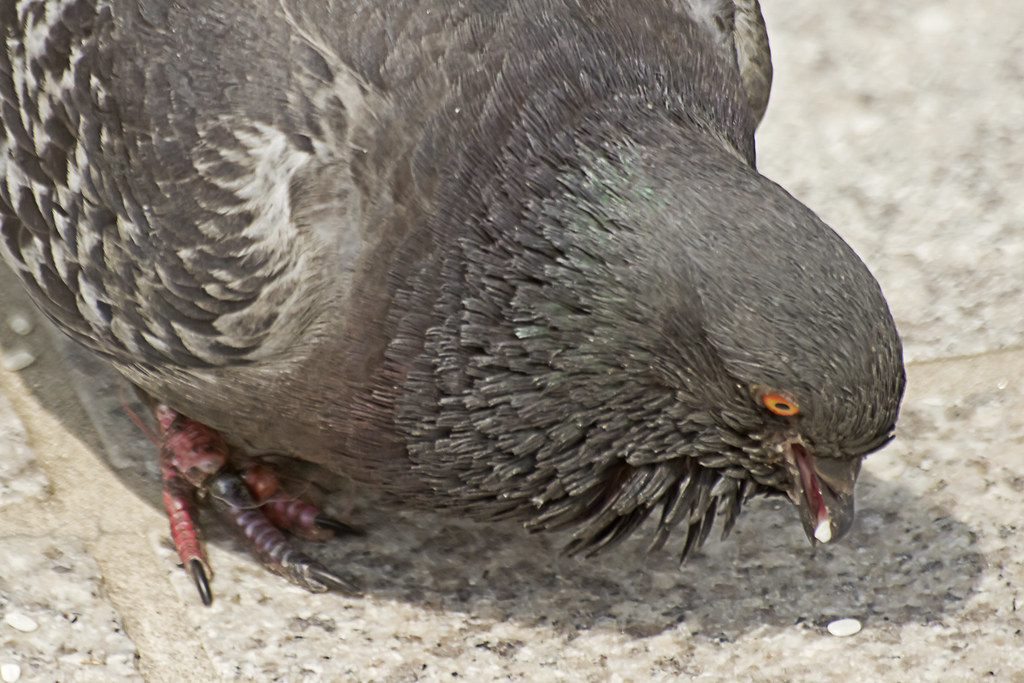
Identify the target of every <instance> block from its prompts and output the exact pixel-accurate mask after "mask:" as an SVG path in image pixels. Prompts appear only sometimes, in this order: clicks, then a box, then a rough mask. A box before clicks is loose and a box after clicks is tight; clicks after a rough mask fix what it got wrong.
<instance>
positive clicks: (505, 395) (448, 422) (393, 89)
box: [0, 0, 904, 555]
mask: <svg viewBox="0 0 1024 683" xmlns="http://www.w3.org/2000/svg"><path fill="white" fill-rule="evenodd" d="M0 20H2V25H3V29H4V41H5V44H4V45H5V46H4V48H3V49H2V50H0V98H2V105H3V106H2V119H0V120H2V124H3V128H2V134H3V135H2V140H3V147H2V153H0V164H3V166H2V169H3V171H2V173H3V178H4V183H3V186H2V187H0V211H2V212H3V213H2V237H3V240H2V245H3V246H2V252H3V254H4V257H5V259H6V260H7V261H8V263H9V264H10V265H11V266H12V267H13V268H14V269H15V270H16V271H17V272H18V273H19V274H20V276H21V278H22V280H23V281H24V282H25V284H26V286H27V287H28V289H29V291H30V292H31V294H32V295H33V297H34V299H35V300H36V302H37V303H38V304H39V306H40V307H41V308H42V310H43V311H44V312H45V313H46V314H47V315H48V316H49V317H50V318H51V319H52V320H54V321H55V322H56V323H57V324H58V325H59V326H60V327H61V328H62V329H64V330H65V331H66V332H67V333H68V334H70V335H71V336H72V337H74V338H75V339H77V340H78V341H80V342H82V343H83V344H85V345H87V346H89V347H91V348H92V349H94V350H95V351H97V352H98V353H100V354H103V355H104V356H106V357H107V358H109V359H110V361H111V362H112V363H114V365H115V366H116V367H117V368H118V369H119V370H120V371H121V372H122V373H124V375H125V376H126V377H127V378H128V379H130V380H131V381H132V382H134V383H135V384H137V385H138V386H139V387H141V388H142V389H143V390H144V391H145V392H146V393H148V394H149V395H151V396H153V397H154V398H155V399H157V400H159V401H161V402H165V403H166V404H168V405H169V406H171V407H173V408H174V409H175V410H177V411H180V412H181V413H184V414H185V415H188V416H190V417H192V418H195V419H196V420H199V421H201V422H203V423H205V424H207V425H209V426H211V427H213V428H215V429H217V430H219V431H221V432H222V433H223V434H225V435H226V436H227V437H228V438H229V439H231V440H234V441H235V442H237V443H240V444H244V445H246V446H248V447H250V448H251V449H253V450H254V451H276V452H280V453H284V454H287V455H290V456H293V457H296V458H301V459H304V460H307V461H310V462H314V463H317V464H319V465H322V466H325V467H327V468H329V469H331V470H334V471H336V472H339V473H343V474H345V475H347V476H350V477H352V478H353V479H355V480H356V481H359V482H363V483H365V484H368V485H372V486H375V487H377V488H380V489H383V490H386V491H390V492H393V493H397V494H400V495H401V496H402V498H403V499H404V500H406V501H408V502H409V503H410V504H415V505H422V506H432V507H445V508H451V509H455V510H459V511H465V512H468V513H471V514H473V515H474V516H477V517H480V518H493V517H498V516H510V517H515V518H518V519H522V520H523V521H524V522H525V524H526V525H527V526H528V527H530V528H532V529H546V528H561V527H572V528H574V529H575V536H574V540H573V541H572V546H571V547H572V548H573V549H600V548H602V547H604V546H606V545H608V544H610V543H612V542H614V541H616V540H619V539H620V538H622V537H624V536H625V535H627V534H628V533H629V532H631V531H632V530H633V529H634V528H635V527H636V526H637V525H638V524H639V523H640V522H641V521H643V519H644V518H646V517H647V516H648V515H649V514H650V513H651V512H652V511H658V512H659V514H660V525H659V527H658V530H657V532H656V534H657V536H656V538H655V541H654V543H655V544H656V545H657V544H661V543H663V542H664V541H665V539H666V538H667V536H668V534H669V532H670V531H671V530H672V529H673V528H674V527H676V526H679V525H682V526H683V528H684V529H685V530H686V540H685V543H684V550H683V554H684V555H685V553H686V552H688V551H689V550H690V549H691V548H693V547H695V546H696V545H699V543H701V542H702V541H703V540H704V538H705V537H706V536H707V533H708V531H709V529H710V527H711V523H712V522H713V520H714V518H715V515H716V513H718V514H720V515H721V516H724V517H725V524H726V529H728V527H730V526H731V525H732V523H733V522H734V521H735V518H736V515H737V514H738V512H739V509H740V503H741V501H742V499H743V498H745V497H746V496H749V495H751V494H753V493H757V492H778V493H785V494H788V495H789V496H790V497H791V498H792V499H793V501H794V502H795V503H796V505H797V507H798V508H799V509H800V511H801V518H802V520H803V524H804V526H805V529H806V530H807V533H808V535H815V532H817V534H816V535H817V537H818V538H819V540H827V538H829V537H833V536H838V535H840V534H841V533H842V532H843V531H845V530H846V528H848V526H849V524H850V522H851V521H852V512H853V508H852V489H853V483H854V481H855V479H856V476H857V472H858V471H859V466H860V461H861V459H862V457H863V456H864V455H865V454H867V453H868V452H869V451H871V450H873V449H875V448H877V447H879V446H881V445H882V444H884V443H885V442H886V441H887V440H888V439H889V438H891V435H892V433H893V426H894V423H895V420H896V416H897V410H898V406H899V402H900V398H901V395H902V391H903V383H904V378H903V377H904V375H903V369H902V361H901V350H900V343H899V339H898V336H897V333H896V330H895V327H894V325H893V321H892V319H891V316H890V314H889V312H888V309H887V307H886V304H885V301H884V299H883V297H882V294H881V292H880V290H879V287H878V285H877V283H876V282H875V280H874V279H873V278H872V277H871V275H870V274H869V273H868V271H867V269H866V268H865V267H864V265H863V264H862V263H861V262H860V260H859V259H858V258H857V257H856V256H855V255H854V253H853V252H852V251H851V250H850V249H849V248H848V247H847V246H846V244H845V243H843V241H842V240H841V239H840V238H839V237H838V236H836V235H835V234H834V233H833V232H832V231H831V230H830V229H829V228H828V227H826V226H825V225H824V224H823V223H822V222H821V221H820V220H819V219H818V218H817V217H816V216H815V215H814V214H813V213H812V212H811V211H809V210H808V209H807V208H805V207H804V206H803V205H801V204H800V203H799V202H797V201H796V200H795V199H793V198H792V197H791V196H789V195H788V194H787V193H786V192H785V191H783V190H782V189H781V188H779V187H778V186H777V185H775V184H774V183H772V182H770V181H768V180H766V179H765V178H763V177H762V176H760V175H759V174H758V173H757V172H756V171H755V170H754V141H753V133H754V129H755V127H756V125H757V123H758V121H759V120H760V117H761V115H762V114H763V112H764V107H765V105H766V103H767V99H768V89H769V84H770V81H771V63H770V56H769V54H768V45H767V38H766V36H765V33H764V25H763V22H762V21H761V16H760V8H759V7H758V5H757V2H756V1H750V2H747V1H737V2H735V3H732V2H722V1H715V0H689V1H687V0H644V1H642V2H620V1H618V0H593V1H592V2H585V3H577V2H574V1H573V0H467V1H465V2H459V3H453V2H448V1H442V0H423V1H421V2H414V1H400V0H373V1H372V2H371V1H358V0H316V1H313V0H280V1H276V0H275V1H269V0H262V1H261V0H255V1H253V2H250V3H247V4H246V7H245V8H244V10H243V9H241V8H240V6H239V4H238V3H237V2H234V0H230V1H229V0H209V1H207V2H204V3H201V4H200V5H194V4H192V3H185V2H175V1H173V0H146V1H141V0H135V1H129V0H51V1H49V2H45V3H40V2H29V1H27V0H24V1H22V0H19V1H17V2H7V3H4V7H3V8H2V9H0ZM823 520H824V522H827V524H825V526H824V527H823V526H822V522H823Z"/></svg>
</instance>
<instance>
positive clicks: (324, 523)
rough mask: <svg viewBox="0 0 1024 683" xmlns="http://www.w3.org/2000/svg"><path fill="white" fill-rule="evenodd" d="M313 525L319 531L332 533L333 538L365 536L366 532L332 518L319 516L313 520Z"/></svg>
mask: <svg viewBox="0 0 1024 683" xmlns="http://www.w3.org/2000/svg"><path fill="white" fill-rule="evenodd" d="M313 525H314V526H316V527H319V528H321V529H327V530H328V531H333V532H334V535H335V536H365V535H366V532H365V531H363V530H362V529H360V528H359V527H354V526H351V525H349V524H345V522H341V521H339V520H337V519H334V518H333V517H328V516H327V515H324V514H319V515H317V516H316V517H314V518H313Z"/></svg>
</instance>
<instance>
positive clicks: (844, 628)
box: [828, 619, 860, 638]
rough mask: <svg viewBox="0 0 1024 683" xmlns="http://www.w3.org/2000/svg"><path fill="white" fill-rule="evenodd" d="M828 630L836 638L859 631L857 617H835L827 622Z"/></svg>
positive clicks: (853, 634) (852, 634) (855, 633)
mask: <svg viewBox="0 0 1024 683" xmlns="http://www.w3.org/2000/svg"><path fill="white" fill-rule="evenodd" d="M828 632H829V633H831V634H832V635H834V636H835V637H836V638H846V637H847V636H855V635H857V634H858V633H860V621H858V620H857V619H836V620H835V621H831V622H829V624H828Z"/></svg>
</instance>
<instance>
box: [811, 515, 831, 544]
mask: <svg viewBox="0 0 1024 683" xmlns="http://www.w3.org/2000/svg"><path fill="white" fill-rule="evenodd" d="M814 538H816V539H818V540H819V541H820V542H822V543H828V542H829V541H831V540H832V522H831V521H830V520H829V518H828V517H826V518H825V519H823V520H821V521H820V522H818V526H816V527H814Z"/></svg>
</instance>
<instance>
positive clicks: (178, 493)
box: [156, 404, 358, 605]
mask: <svg viewBox="0 0 1024 683" xmlns="http://www.w3.org/2000/svg"><path fill="white" fill-rule="evenodd" d="M156 417H157V421H158V423H159V425H160V437H161V447H160V473H161V477H162V479H163V500H164V508H165V509H166V511H167V518H168V520H169V521H170V525H171V538H172V539H173V541H174V547H175V549H176V550H177V551H178V556H179V557H180V558H181V562H182V564H183V565H184V566H185V568H186V569H187V570H188V571H189V573H190V574H191V575H192V578H193V580H194V581H195V584H196V588H197V589H198V590H199V595H200V597H201V598H202V601H203V604H205V605H209V604H211V603H212V602H213V595H212V593H211V591H210V586H209V577H210V576H211V575H212V572H211V570H210V565H209V563H208V562H207V560H206V555H205V553H204V552H203V549H202V545H201V543H200V541H199V536H198V533H197V528H198V527H197V524H196V519H197V514H196V493H197V492H199V493H208V494H209V496H210V498H211V500H212V501H213V503H214V507H215V509H217V511H218V512H219V513H220V514H222V516H224V517H225V518H226V519H228V520H229V521H230V522H231V524H232V525H233V526H234V527H236V528H237V529H239V530H240V531H241V532H242V535H243V537H244V538H245V539H246V541H247V543H248V545H249V548H250V551H251V552H252V553H253V554H255V555H256V556H257V557H258V558H259V559H260V561H261V562H262V563H263V565H264V566H265V567H267V568H268V569H270V570H271V571H274V572H276V573H278V574H281V575H283V576H285V577H287V578H289V579H291V580H292V581H293V582H295V583H297V584H299V585H300V586H303V587H305V588H307V589H309V590H312V591H316V592H320V591H325V590H328V589H335V590H340V591H342V592H345V593H356V592H358V589H357V588H356V587H355V584H354V583H353V582H352V581H350V580H347V579H343V578H341V577H339V576H336V575H335V574H332V573H331V572H329V571H327V570H326V569H324V568H323V567H322V566H320V565H319V564H317V563H316V562H315V561H313V560H312V559H310V558H308V557H307V556H305V555H303V554H302V553H300V552H298V551H297V550H294V549H293V548H292V547H291V544H290V543H289V542H288V540H287V538H285V536H284V534H282V533H281V532H280V531H279V530H278V527H281V528H284V529H287V530H289V531H291V532H293V533H295V534H297V535H300V536H303V537H305V538H311V539H313V540H324V539H326V538H330V537H331V536H332V535H334V534H335V533H341V532H345V531H353V530H352V529H351V528H350V527H348V526H347V525H344V524H342V523H341V522H338V521H336V520H333V519H331V518H329V517H326V516H324V515H322V514H320V512H319V511H318V510H317V509H316V508H315V507H314V506H313V505H311V504H310V503H307V502H306V501H303V500H301V499H299V498H296V497H294V496H291V495H289V494H287V493H285V492H283V491H281V490H280V489H279V485H278V482H277V477H276V476H274V474H273V473H272V472H270V470H268V469H267V468H265V467H262V466H259V465H254V466H252V467H250V468H248V470H247V471H246V474H245V477H246V481H245V483H243V481H242V479H241V478H240V477H239V476H238V475H237V474H235V473H234V472H233V471H232V470H231V468H230V466H229V465H228V457H229V449H228V446H227V444H226V443H225V442H224V440H223V438H221V436H220V434H218V433H217V432H216V431H214V430H213V429H210V428H209V427H207V426H206V425H203V424H202V423H199V422H196V421H195V420H192V419H189V418H187V417H185V416H184V415H180V414H179V413H177V412H175V411H174V410H172V409H171V408H169V407H168V406H166V405H164V404H160V405H158V406H157V407H156ZM247 486H248V488H247ZM250 491H251V493H250Z"/></svg>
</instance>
